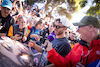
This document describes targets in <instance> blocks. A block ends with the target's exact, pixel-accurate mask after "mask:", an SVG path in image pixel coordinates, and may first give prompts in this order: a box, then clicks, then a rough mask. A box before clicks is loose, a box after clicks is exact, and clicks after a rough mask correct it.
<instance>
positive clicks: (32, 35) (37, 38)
mask: <svg viewBox="0 0 100 67" xmlns="http://www.w3.org/2000/svg"><path fill="white" fill-rule="evenodd" d="M32 37H34V38H35V40H36V41H39V40H40V37H39V36H38V35H37V34H31V35H30V38H32Z"/></svg>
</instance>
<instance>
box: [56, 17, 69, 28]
mask: <svg viewBox="0 0 100 67" xmlns="http://www.w3.org/2000/svg"><path fill="white" fill-rule="evenodd" d="M57 19H59V20H57ZM56 22H59V23H61V24H62V25H64V26H66V27H69V24H70V22H69V20H68V18H66V17H65V16H61V17H57V18H56Z"/></svg>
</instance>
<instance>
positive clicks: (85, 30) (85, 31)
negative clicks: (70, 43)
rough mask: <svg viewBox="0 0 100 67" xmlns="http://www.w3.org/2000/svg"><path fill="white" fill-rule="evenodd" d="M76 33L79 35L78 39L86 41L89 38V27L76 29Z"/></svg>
mask: <svg viewBox="0 0 100 67" xmlns="http://www.w3.org/2000/svg"><path fill="white" fill-rule="evenodd" d="M77 32H79V34H80V39H82V40H84V41H88V38H90V37H91V35H90V33H89V26H83V27H79V28H78V29H77Z"/></svg>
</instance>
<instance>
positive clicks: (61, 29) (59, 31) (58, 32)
mask: <svg viewBox="0 0 100 67" xmlns="http://www.w3.org/2000/svg"><path fill="white" fill-rule="evenodd" d="M64 31H65V27H64V26H63V25H62V24H61V23H58V22H55V27H54V32H55V34H56V35H62V34H63V33H65V32H64Z"/></svg>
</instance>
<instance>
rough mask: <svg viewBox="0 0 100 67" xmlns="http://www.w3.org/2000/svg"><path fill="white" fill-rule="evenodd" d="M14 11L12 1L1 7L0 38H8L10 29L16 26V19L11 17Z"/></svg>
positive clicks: (4, 3) (6, 0)
mask: <svg viewBox="0 0 100 67" xmlns="http://www.w3.org/2000/svg"><path fill="white" fill-rule="evenodd" d="M11 10H12V2H11V1H10V0H4V1H3V2H2V5H1V11H0V37H1V36H6V35H7V33H8V29H9V27H10V26H11V25H12V24H14V22H15V21H14V19H13V18H12V17H11V16H10V12H11Z"/></svg>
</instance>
